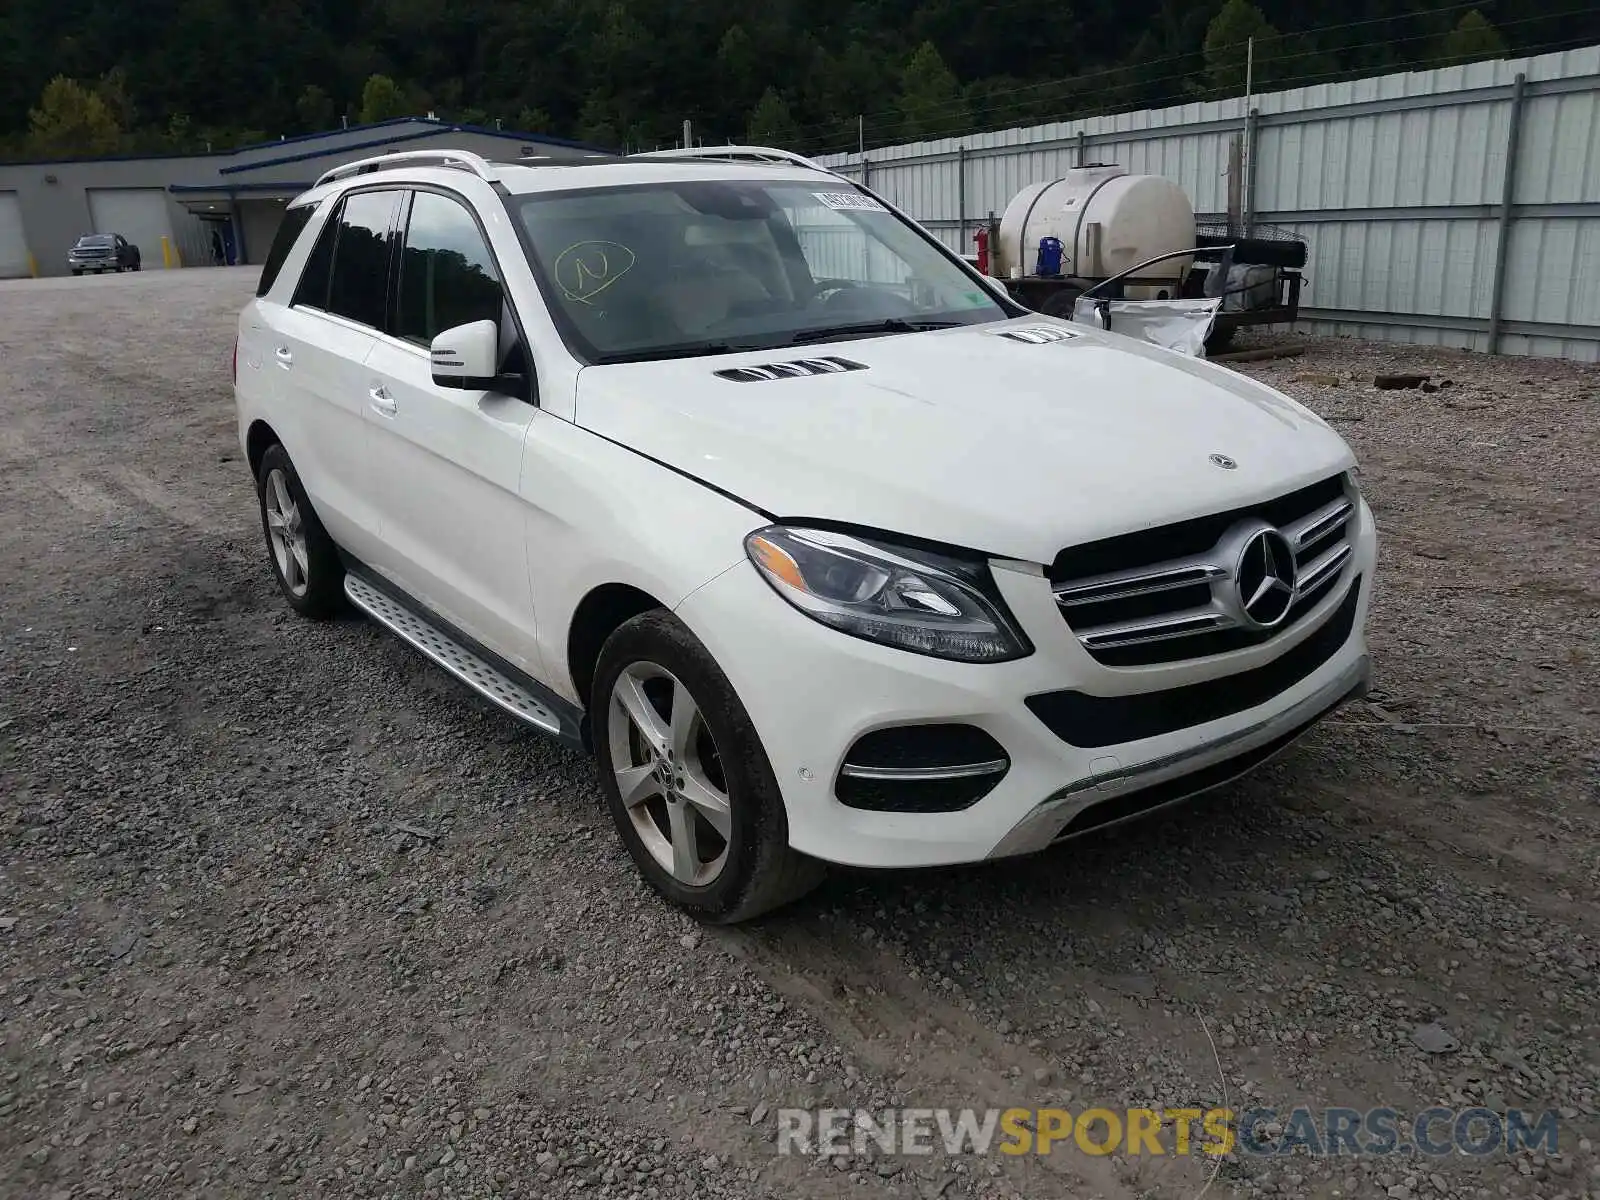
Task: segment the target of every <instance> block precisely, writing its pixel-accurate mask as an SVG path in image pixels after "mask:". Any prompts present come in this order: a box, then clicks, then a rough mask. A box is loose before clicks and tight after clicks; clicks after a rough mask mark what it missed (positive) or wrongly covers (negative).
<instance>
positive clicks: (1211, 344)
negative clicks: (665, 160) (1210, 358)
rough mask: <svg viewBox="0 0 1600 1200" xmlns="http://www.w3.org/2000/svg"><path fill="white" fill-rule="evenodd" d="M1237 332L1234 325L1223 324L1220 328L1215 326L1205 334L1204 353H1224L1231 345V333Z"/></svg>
mask: <svg viewBox="0 0 1600 1200" xmlns="http://www.w3.org/2000/svg"><path fill="white" fill-rule="evenodd" d="M1237 332H1239V330H1238V327H1237V326H1234V325H1224V326H1222V327H1221V328H1220V329H1219V328H1216V327H1215V326H1213V327H1212V330H1211V332H1210V333H1209V334H1207V335H1206V354H1207V355H1212V354H1226V353H1227V351H1228V347H1229V346H1231V345H1233V335H1234V334H1235V333H1237Z"/></svg>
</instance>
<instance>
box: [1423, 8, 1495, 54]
mask: <svg viewBox="0 0 1600 1200" xmlns="http://www.w3.org/2000/svg"><path fill="white" fill-rule="evenodd" d="M1505 56H1506V40H1505V38H1503V37H1501V36H1500V31H1499V30H1498V29H1496V28H1495V27H1494V26H1493V25H1491V24H1489V22H1488V21H1487V20H1486V19H1485V18H1484V15H1483V14H1482V13H1481V12H1479V11H1478V10H1477V9H1475V8H1474V9H1471V10H1469V11H1468V12H1467V13H1466V14H1465V15H1464V16H1463V17H1462V18H1461V20H1459V21H1457V22H1456V27H1455V28H1454V29H1452V30H1451V31H1450V32H1449V33H1447V34H1445V35H1444V41H1443V42H1441V43H1440V46H1439V57H1441V58H1443V59H1444V60H1445V62H1446V63H1447V64H1448V65H1452V66H1453V65H1455V64H1457V63H1465V62H1475V61H1477V60H1478V59H1480V58H1504V57H1505Z"/></svg>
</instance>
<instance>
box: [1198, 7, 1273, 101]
mask: <svg viewBox="0 0 1600 1200" xmlns="http://www.w3.org/2000/svg"><path fill="white" fill-rule="evenodd" d="M1277 36H1278V31H1277V30H1276V29H1274V28H1273V27H1272V26H1271V24H1269V23H1268V21H1267V18H1266V17H1264V16H1263V15H1262V14H1261V10H1260V9H1259V8H1257V7H1256V6H1255V5H1254V4H1251V3H1250V0H1228V2H1227V3H1226V4H1224V5H1223V6H1222V10H1221V11H1220V12H1219V13H1217V15H1216V16H1215V17H1213V18H1212V19H1211V24H1210V25H1208V26H1206V40H1205V61H1206V69H1205V88H1206V90H1207V91H1208V92H1211V93H1214V94H1218V95H1224V96H1234V95H1242V94H1243V92H1244V85H1245V75H1246V63H1247V60H1248V57H1249V46H1250V39H1251V38H1254V39H1255V41H1256V65H1257V68H1258V69H1257V71H1256V79H1255V83H1256V86H1257V87H1258V88H1259V86H1260V83H1261V82H1262V80H1263V79H1264V78H1265V77H1266V76H1265V73H1264V72H1263V71H1262V70H1261V69H1260V68H1262V67H1264V66H1265V65H1266V60H1267V59H1268V58H1270V56H1271V53H1272V52H1275V49H1274V42H1275V39H1276V38H1277Z"/></svg>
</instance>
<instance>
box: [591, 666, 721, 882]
mask: <svg viewBox="0 0 1600 1200" xmlns="http://www.w3.org/2000/svg"><path fill="white" fill-rule="evenodd" d="M606 724H607V731H606V732H607V737H608V738H609V742H610V749H611V765H612V769H613V770H614V771H615V772H616V778H617V792H618V794H619V795H620V796H621V798H622V805H623V808H624V809H625V810H626V811H627V813H628V818H629V820H630V821H631V822H632V825H633V828H634V831H635V832H636V833H637V834H638V836H639V840H640V841H641V842H642V843H644V847H645V849H646V850H647V851H648V852H649V854H650V856H651V857H652V858H654V859H655V861H656V862H657V863H658V864H659V865H660V866H661V867H662V869H663V870H665V871H667V872H668V873H669V874H671V876H672V878H673V879H674V880H676V881H677V882H678V883H681V884H684V885H686V886H689V887H705V886H706V885H708V884H710V883H712V882H714V881H715V880H716V879H717V877H718V876H719V875H721V874H722V871H723V869H724V868H725V867H726V866H727V863H728V845H729V842H730V840H731V838H732V829H733V815H732V808H731V805H730V803H729V799H728V784H727V777H726V775H725V774H724V773H723V768H722V757H721V755H720V754H719V753H718V751H717V745H716V742H715V740H714V739H713V738H712V736H711V730H710V729H709V727H708V726H707V725H706V721H705V717H704V716H703V715H702V714H701V712H700V706H699V705H698V704H697V703H696V702H695V699H694V697H693V696H692V695H690V693H689V689H688V687H686V686H685V685H684V683H683V681H682V680H680V679H679V678H678V677H677V676H675V675H674V674H672V672H670V671H668V670H667V669H666V668H665V667H662V666H659V665H657V664H656V663H651V662H635V663H631V664H629V666H628V667H627V668H626V669H625V670H624V671H623V672H622V674H621V675H619V676H618V677H617V681H616V683H615V684H614V685H612V688H611V706H610V712H609V714H608V716H607V722H606Z"/></svg>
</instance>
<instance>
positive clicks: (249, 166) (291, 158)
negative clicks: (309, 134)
mask: <svg viewBox="0 0 1600 1200" xmlns="http://www.w3.org/2000/svg"><path fill="white" fill-rule="evenodd" d="M448 128H449V126H445V125H441V126H435V127H433V128H430V129H419V130H417V131H416V132H415V133H402V134H397V135H396V136H394V137H386V138H371V139H369V140H368V141H365V142H344V143H342V144H341V145H338V146H326V147H324V148H323V149H321V150H307V151H305V152H304V153H302V154H283V155H280V156H279V157H277V158H263V159H262V160H261V161H260V162H252V163H235V164H234V165H233V166H231V167H223V168H222V170H221V171H220V172H218V174H221V175H237V174H239V173H240V172H241V171H264V170H266V169H267V168H268V167H281V166H283V165H284V164H285V163H296V162H305V161H306V160H307V159H311V158H327V157H329V156H330V155H333V154H348V153H349V152H350V151H352V150H370V149H372V148H373V147H374V146H394V145H398V144H399V143H401V142H415V141H418V140H420V139H421V138H429V137H435V136H436V135H438V134H439V133H440V132H442V131H443V130H446V129H448Z"/></svg>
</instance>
